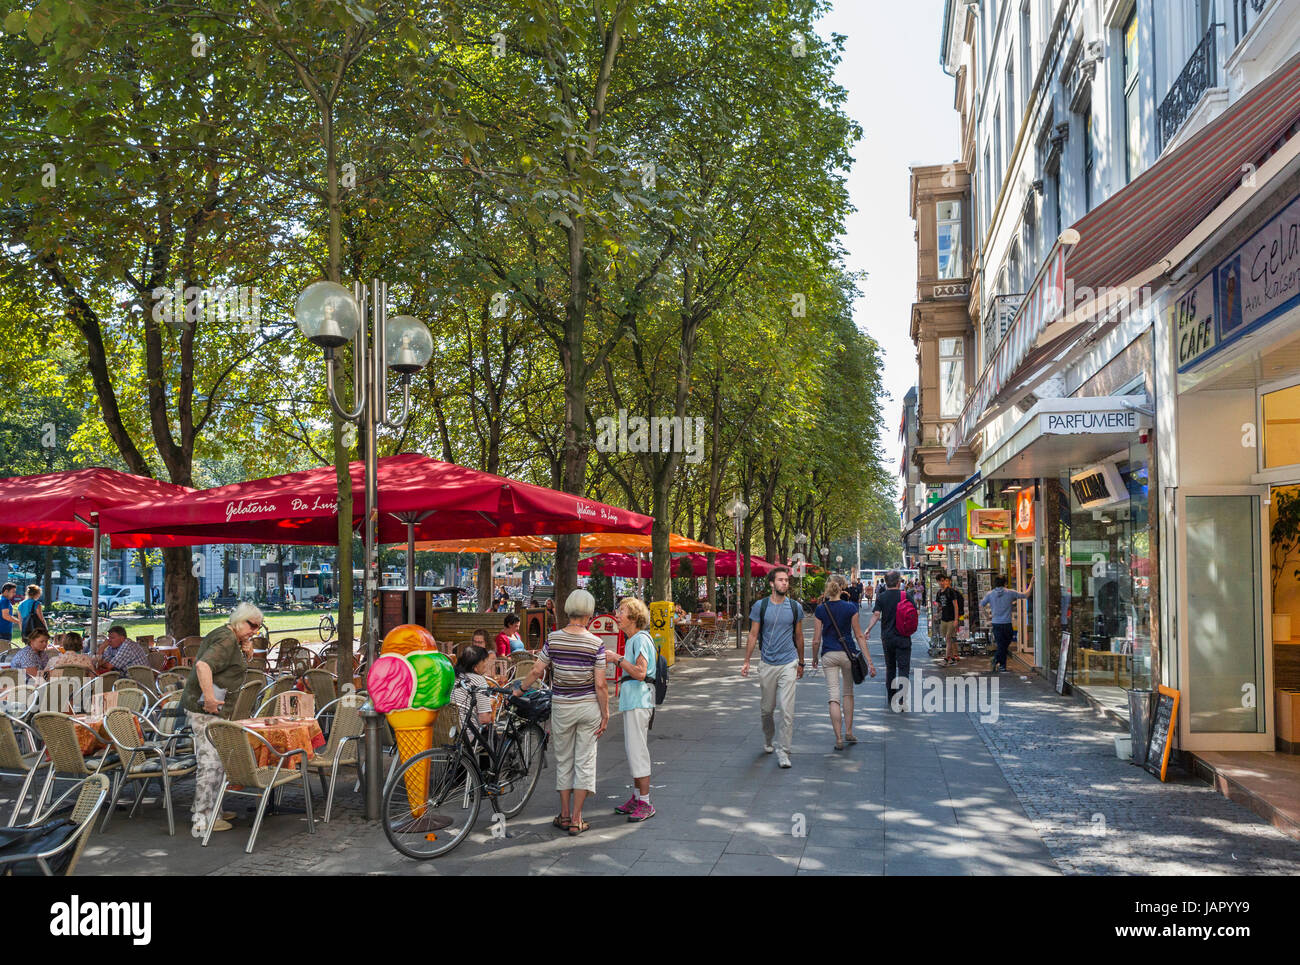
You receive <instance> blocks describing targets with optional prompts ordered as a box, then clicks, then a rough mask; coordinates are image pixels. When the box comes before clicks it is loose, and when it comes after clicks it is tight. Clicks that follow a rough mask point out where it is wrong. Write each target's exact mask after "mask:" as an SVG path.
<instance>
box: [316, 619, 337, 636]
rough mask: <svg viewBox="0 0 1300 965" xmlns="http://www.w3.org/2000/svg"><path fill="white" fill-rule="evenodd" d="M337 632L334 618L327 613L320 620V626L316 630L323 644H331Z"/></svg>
mask: <svg viewBox="0 0 1300 965" xmlns="http://www.w3.org/2000/svg"><path fill="white" fill-rule="evenodd" d="M335 630H336V627H335V626H334V618H333V617H332V616H330V615H329V614H328V613H327V614H325V615H324V616H323V617H321V618H320V625H319V626H318V627H317V628H316V631H317V633H319V634H320V638H321V642H322V643H329V642H330V641H331V640H332V639H334V632H335Z"/></svg>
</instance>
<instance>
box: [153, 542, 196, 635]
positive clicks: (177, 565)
mask: <svg viewBox="0 0 1300 965" xmlns="http://www.w3.org/2000/svg"><path fill="white" fill-rule="evenodd" d="M162 554H163V602H164V605H165V607H166V611H167V613H166V625H167V632H168V633H169V634H171V635H172V636H173V637H175V638H176V639H177V640H180V639H182V638H184V637H192V636H197V635H198V632H199V581H198V579H197V578H196V577H195V576H194V562H193V560H192V559H191V557H190V548H189V547H188V546H169V547H167V548H165V549H164V550H163V551H162Z"/></svg>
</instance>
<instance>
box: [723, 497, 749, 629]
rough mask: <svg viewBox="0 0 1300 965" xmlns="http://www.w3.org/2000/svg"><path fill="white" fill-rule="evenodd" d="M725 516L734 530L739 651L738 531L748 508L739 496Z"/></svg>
mask: <svg viewBox="0 0 1300 965" xmlns="http://www.w3.org/2000/svg"><path fill="white" fill-rule="evenodd" d="M727 515H728V516H730V517H731V521H732V523H734V524H735V528H736V649H737V650H739V649H740V566H741V561H740V529H741V526H742V525H743V524H744V522H745V519H746V517H748V516H749V507H748V506H746V505H745V502H744V500H742V499H741V498H740V497H739V496H737V497H736V498H735V499H733V500H732V501H731V505H730V506H728V507H727Z"/></svg>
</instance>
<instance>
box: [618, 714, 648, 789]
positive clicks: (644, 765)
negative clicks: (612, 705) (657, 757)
mask: <svg viewBox="0 0 1300 965" xmlns="http://www.w3.org/2000/svg"><path fill="white" fill-rule="evenodd" d="M652 713H653V711H652V710H651V709H650V708H649V707H636V708H633V709H632V710H625V711H623V749H624V750H625V751H627V767H628V770H630V771H631V772H632V777H634V778H637V777H649V776H650V715H651V714H652Z"/></svg>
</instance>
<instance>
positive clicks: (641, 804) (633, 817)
mask: <svg viewBox="0 0 1300 965" xmlns="http://www.w3.org/2000/svg"><path fill="white" fill-rule="evenodd" d="M654 816H655V807H654V805H653V804H651V803H650V802H649V801H637V802H636V804H635V805H634V806H633V808H632V810H631V812H630V813H629V814H628V816H627V819H628V821H644V820H646V819H647V818H652V817H654Z"/></svg>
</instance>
